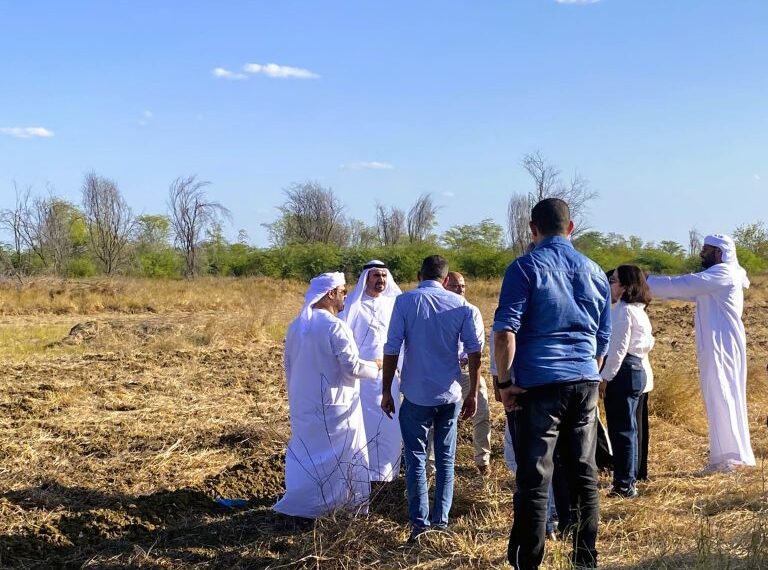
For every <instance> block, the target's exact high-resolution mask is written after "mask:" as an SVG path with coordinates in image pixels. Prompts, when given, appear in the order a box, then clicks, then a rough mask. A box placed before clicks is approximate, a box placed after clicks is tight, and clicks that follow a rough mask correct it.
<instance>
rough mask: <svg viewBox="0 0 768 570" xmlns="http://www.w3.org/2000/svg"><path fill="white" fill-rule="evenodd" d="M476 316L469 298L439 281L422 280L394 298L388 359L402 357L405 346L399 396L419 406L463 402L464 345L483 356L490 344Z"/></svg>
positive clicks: (386, 346) (387, 347) (386, 349)
mask: <svg viewBox="0 0 768 570" xmlns="http://www.w3.org/2000/svg"><path fill="white" fill-rule="evenodd" d="M474 312H475V311H473V307H472V305H470V304H469V303H468V302H467V301H466V300H465V299H464V297H462V296H461V295H457V294H456V293H453V292H451V291H448V290H446V289H444V288H443V286H442V285H441V284H440V283H438V282H437V281H422V282H421V283H419V286H418V287H417V288H416V289H412V290H411V291H407V292H405V293H403V294H401V295H398V297H397V299H395V308H394V309H393V310H392V318H391V319H390V321H389V330H388V331H387V343H386V344H385V345H384V354H389V355H396V354H400V347H401V346H403V343H404V344H405V349H404V351H403V352H404V360H403V369H402V371H401V373H400V391H401V392H402V393H403V395H404V396H405V397H406V398H407V399H408V401H410V402H412V403H414V404H418V405H419V406H439V405H442V404H452V403H455V402H459V401H461V384H460V383H459V379H460V378H461V368H460V367H459V359H458V355H457V349H458V346H459V341H461V342H463V343H464V350H465V351H466V352H467V353H473V352H480V351H482V349H483V341H484V339H485V333H484V332H483V325H482V320H481V321H480V322H479V323H477V322H476V319H475V318H474ZM478 327H479V329H478Z"/></svg>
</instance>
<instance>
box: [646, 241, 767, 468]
mask: <svg viewBox="0 0 768 570" xmlns="http://www.w3.org/2000/svg"><path fill="white" fill-rule="evenodd" d="M699 256H700V257H701V265H702V267H703V268H704V270H703V271H700V272H698V273H691V274H689V275H679V276H676V277H665V276H660V275H651V276H649V277H648V285H649V286H650V288H651V292H652V293H653V295H654V297H661V298H667V299H682V300H685V301H695V302H696V317H695V327H696V349H697V351H696V352H697V354H698V361H699V381H700V384H701V393H702V395H703V397H704V405H705V407H706V409H707V419H708V420H709V465H708V466H707V468H706V471H723V472H730V471H733V470H734V467H736V466H738V465H754V464H755V456H754V454H753V453H752V444H751V442H750V437H749V423H748V421H747V341H746V334H745V332H744V323H743V322H742V321H741V314H742V312H743V310H744V289H746V288H747V287H749V279H747V273H746V271H744V269H743V268H742V267H741V266H740V265H739V261H738V259H737V257H736V244H735V243H734V242H733V240H732V239H731V238H730V237H729V236H727V235H724V234H714V235H708V236H707V237H706V238H704V246H703V247H702V249H701V253H700V254H699Z"/></svg>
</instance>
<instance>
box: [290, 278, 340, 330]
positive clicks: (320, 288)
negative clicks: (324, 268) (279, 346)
mask: <svg viewBox="0 0 768 570" xmlns="http://www.w3.org/2000/svg"><path fill="white" fill-rule="evenodd" d="M345 283H346V280H345V279H344V274H343V273H322V274H320V275H318V276H317V277H314V278H312V280H311V281H310V282H309V289H307V292H306V293H305V294H304V306H303V307H302V309H301V313H299V323H300V329H299V330H301V334H304V333H306V332H307V329H308V328H309V321H310V320H311V319H312V305H314V304H315V303H317V302H318V301H319V300H320V299H322V298H323V297H325V296H326V295H327V294H328V292H329V291H333V290H334V289H336V287H340V286H341V285H344V284H345Z"/></svg>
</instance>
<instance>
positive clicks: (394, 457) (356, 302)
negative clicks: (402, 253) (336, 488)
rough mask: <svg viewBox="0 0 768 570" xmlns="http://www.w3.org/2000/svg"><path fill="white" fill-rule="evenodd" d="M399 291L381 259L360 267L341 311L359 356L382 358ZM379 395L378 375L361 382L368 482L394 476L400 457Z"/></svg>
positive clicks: (396, 426) (399, 442)
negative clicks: (368, 472)
mask: <svg viewBox="0 0 768 570" xmlns="http://www.w3.org/2000/svg"><path fill="white" fill-rule="evenodd" d="M399 294H400V287H398V286H397V284H396V283H395V280H394V278H393V277H392V274H391V273H390V272H389V269H387V266H386V265H385V264H384V263H383V262H382V261H379V260H378V259H374V260H371V261H369V262H368V263H366V264H365V265H364V266H363V272H362V273H361V274H360V279H359V281H358V283H357V287H355V289H354V290H353V291H352V292H351V293H350V294H349V296H348V297H347V301H346V305H345V308H344V311H343V312H342V314H341V318H342V319H344V321H346V323H347V324H348V325H349V327H350V328H351V329H352V334H353V335H354V337H355V342H356V343H357V348H358V350H359V351H360V358H363V359H365V360H381V359H382V358H383V357H384V344H385V343H386V342H387V329H388V328H389V319H390V318H391V317H392V309H393V308H394V306H395V298H396V297H397V296H398V295H399ZM392 386H393V392H394V393H395V394H399V391H400V383H399V374H397V373H396V374H395V377H394V379H393V382H392ZM381 394H382V380H381V375H379V376H378V377H377V378H376V379H375V380H372V381H366V382H363V383H362V384H361V385H360V403H361V405H362V408H363V421H364V423H365V438H366V440H367V442H368V443H367V447H368V462H369V470H370V475H371V481H391V480H393V479H394V478H395V477H397V476H398V474H399V472H400V458H401V456H402V446H403V438H402V436H401V435H400V423H399V422H397V421H390V420H389V419H388V418H387V417H386V415H385V414H384V412H383V411H382V409H381ZM399 410H400V398H399V397H398V398H395V413H394V415H395V416H397V413H398V411H399Z"/></svg>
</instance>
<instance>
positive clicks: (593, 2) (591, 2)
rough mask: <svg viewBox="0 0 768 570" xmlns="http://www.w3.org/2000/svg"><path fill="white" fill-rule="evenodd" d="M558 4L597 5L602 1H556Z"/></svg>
mask: <svg viewBox="0 0 768 570" xmlns="http://www.w3.org/2000/svg"><path fill="white" fill-rule="evenodd" d="M555 1H556V2H557V3H558V4H597V3H598V2H600V0H555Z"/></svg>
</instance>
